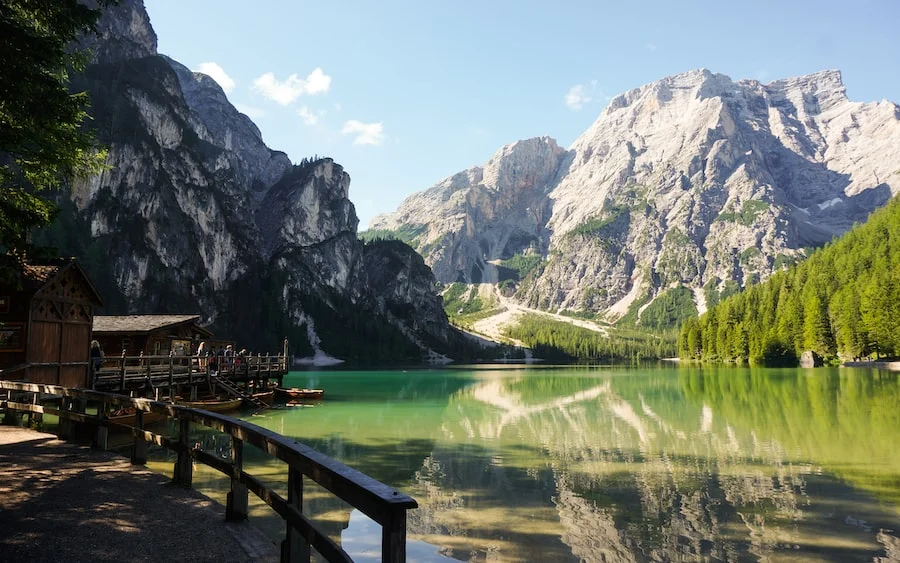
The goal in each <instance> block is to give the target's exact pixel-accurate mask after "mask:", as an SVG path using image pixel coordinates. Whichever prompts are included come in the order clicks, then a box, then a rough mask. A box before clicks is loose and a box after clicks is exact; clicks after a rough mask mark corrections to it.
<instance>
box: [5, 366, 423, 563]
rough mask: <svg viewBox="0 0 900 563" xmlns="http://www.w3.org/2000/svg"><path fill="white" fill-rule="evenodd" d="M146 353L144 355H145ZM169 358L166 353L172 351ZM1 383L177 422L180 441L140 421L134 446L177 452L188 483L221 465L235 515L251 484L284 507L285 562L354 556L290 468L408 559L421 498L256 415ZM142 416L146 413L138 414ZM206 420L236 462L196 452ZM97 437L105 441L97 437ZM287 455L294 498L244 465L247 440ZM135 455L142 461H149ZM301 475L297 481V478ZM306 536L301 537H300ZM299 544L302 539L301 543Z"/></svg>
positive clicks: (103, 421)
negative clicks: (409, 532) (312, 514)
mask: <svg viewBox="0 0 900 563" xmlns="http://www.w3.org/2000/svg"><path fill="white" fill-rule="evenodd" d="M145 359H146V357H145ZM166 359H167V360H168V356H166ZM0 390H5V391H8V392H21V393H35V394H37V395H36V396H38V397H40V396H43V395H52V396H56V397H64V398H66V399H67V401H66V402H71V399H80V400H83V401H92V402H97V403H100V404H101V405H116V406H119V407H130V408H134V409H135V410H136V411H140V412H142V413H147V412H154V413H160V414H164V415H166V417H168V418H174V419H176V420H178V421H179V426H180V432H179V438H178V440H173V439H171V438H168V437H165V436H162V435H158V434H154V433H152V432H148V431H146V430H145V429H144V428H143V427H142V426H143V425H142V424H141V423H140V421H139V422H138V423H137V426H136V427H129V428H131V432H132V436H133V437H134V440H135V451H138V449H139V448H144V451H145V450H146V444H147V443H148V442H150V443H155V444H157V445H160V446H163V447H166V448H168V449H171V450H173V451H175V452H176V453H177V454H178V461H177V462H176V464H175V471H174V477H173V479H174V480H175V481H176V482H178V483H180V484H182V485H185V486H190V484H191V478H192V475H191V471H192V461H200V462H201V463H205V464H206V465H208V466H210V467H212V468H214V469H216V470H218V471H221V472H222V473H224V474H226V475H228V476H229V477H231V479H232V489H231V492H230V493H229V494H228V506H227V507H226V514H227V516H228V518H229V519H232V520H239V519H243V518H246V517H247V514H246V512H247V509H246V507H247V499H246V496H247V491H248V490H249V491H252V492H253V493H254V494H256V495H257V496H258V497H259V498H260V499H262V500H263V501H264V502H265V503H266V504H268V505H269V506H271V507H272V509H273V510H274V511H275V512H276V513H278V514H279V515H280V516H281V517H282V518H283V519H284V520H285V522H286V523H287V526H286V529H287V534H286V539H285V540H284V542H283V543H282V561H294V560H298V558H306V559H308V557H309V555H308V554H309V547H310V546H312V547H314V548H316V550H317V551H318V552H319V553H320V554H322V555H323V556H324V557H326V558H327V559H328V560H329V561H350V558H349V556H348V555H347V554H346V552H344V551H343V550H342V549H341V548H340V547H339V546H338V545H337V544H335V543H334V542H333V541H332V540H330V539H329V538H327V536H325V535H324V534H323V533H322V532H321V531H320V530H318V528H317V527H316V526H315V524H314V523H313V522H312V521H311V520H309V518H307V517H306V516H305V515H304V514H303V513H302V503H301V502H299V500H300V499H301V498H302V481H301V480H299V479H295V478H294V477H293V476H292V475H293V474H294V473H297V475H302V476H305V477H307V478H310V479H312V480H313V481H315V482H316V483H318V484H319V485H321V486H322V487H323V488H325V489H327V490H328V491H330V492H331V493H332V494H334V495H335V496H337V497H339V498H341V499H342V500H344V501H345V502H347V503H348V504H350V505H351V506H353V507H355V508H357V509H359V510H360V511H361V512H363V513H364V514H366V515H368V516H369V517H370V518H372V519H373V520H374V521H375V522H378V523H379V524H380V525H381V527H382V561H385V562H391V563H399V562H403V561H406V511H407V510H410V509H413V508H416V507H417V506H418V504H417V503H416V501H415V500H414V499H413V498H411V497H409V496H407V495H405V494H403V493H401V492H400V491H398V490H396V489H394V488H392V487H389V486H387V485H385V484H383V483H381V482H379V481H377V480H375V479H373V478H372V477H369V476H368V475H365V474H364V473H361V472H359V471H357V470H355V469H353V468H351V467H348V466H346V465H344V464H343V463H341V462H339V461H337V460H335V459H332V458H330V457H328V456H326V455H325V454H323V453H321V452H318V451H316V450H314V449H313V448H310V447H309V446H306V445H305V444H301V443H300V442H298V441H296V440H293V439H291V438H288V437H285V436H282V435H281V434H278V433H276V432H272V431H271V430H268V429H266V428H262V427H260V426H257V425H255V424H252V423H250V422H246V421H242V420H238V419H236V418H232V417H230V416H227V415H222V414H218V413H213V412H209V411H205V410H201V409H193V408H190V407H185V406H181V405H173V404H170V403H164V402H160V401H153V400H150V399H133V398H130V397H126V396H123V395H117V394H114V393H104V392H100V391H92V390H87V389H72V388H66V387H60V386H57V385H45V384H40V383H24V382H18V381H0ZM0 408H3V409H11V410H17V411H25V412H32V413H48V414H55V415H57V416H59V417H60V419H61V420H62V419H66V420H71V421H77V422H82V423H87V424H91V425H93V426H95V427H96V429H97V433H98V437H100V436H101V433H102V436H103V439H104V440H105V436H106V434H105V432H106V431H107V429H108V428H109V427H111V426H121V425H119V424H116V423H115V422H111V421H109V420H108V419H107V418H106V416H105V412H104V410H105V408H101V409H99V410H100V412H99V413H98V414H97V415H96V416H95V415H87V414H84V413H79V412H75V411H71V410H67V409H65V408H59V409H56V408H52V407H49V406H48V407H45V406H43V405H40V404H33V403H20V402H15V401H12V400H11V399H10V398H7V399H6V400H2V399H0ZM138 418H139V419H142V417H138ZM190 422H194V423H197V424H202V425H203V426H206V427H208V428H213V429H215V430H218V431H219V432H222V433H224V434H227V435H229V436H231V437H232V461H231V462H230V463H229V462H227V461H225V460H221V459H219V458H217V457H215V456H212V455H210V454H208V453H206V452H202V451H195V450H193V449H192V448H191V447H190V446H189V445H188V440H187V437H188V436H187V432H188V428H189V423H190ZM98 441H99V440H98ZM245 442H246V443H248V444H252V445H254V446H255V447H257V448H258V449H260V450H262V451H264V452H266V453H268V454H269V455H271V456H273V457H276V458H278V459H280V460H282V461H284V462H285V463H286V464H287V466H288V475H289V476H290V479H289V487H288V488H289V491H291V492H290V493H289V497H288V499H284V498H283V497H281V496H280V495H278V494H277V493H276V492H275V491H273V490H272V489H270V488H268V487H267V486H265V485H264V484H263V482H262V481H261V480H259V479H257V478H256V477H254V476H253V475H251V474H249V473H246V472H245V471H244V470H243V466H242V454H241V451H242V447H243V444H244V443H245ZM135 457H137V462H138V463H140V462H142V461H144V460H142V459H140V456H135ZM298 481H299V482H298ZM298 538H299V540H302V541H297V539H298ZM298 544H299V545H298Z"/></svg>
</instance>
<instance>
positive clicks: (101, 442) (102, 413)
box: [91, 401, 109, 451]
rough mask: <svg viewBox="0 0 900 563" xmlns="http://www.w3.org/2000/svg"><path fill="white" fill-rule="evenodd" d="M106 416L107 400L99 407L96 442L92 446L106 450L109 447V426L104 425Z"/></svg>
mask: <svg viewBox="0 0 900 563" xmlns="http://www.w3.org/2000/svg"><path fill="white" fill-rule="evenodd" d="M105 418H106V401H103V402H101V403H100V405H99V406H98V407H97V431H96V433H95V434H94V443H93V444H91V446H92V447H93V448H94V449H97V450H103V451H106V450H107V449H108V448H109V428H107V427H106V426H103V419H105Z"/></svg>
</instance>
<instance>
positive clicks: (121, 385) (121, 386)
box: [119, 349, 125, 393]
mask: <svg viewBox="0 0 900 563" xmlns="http://www.w3.org/2000/svg"><path fill="white" fill-rule="evenodd" d="M119 361H120V362H122V367H121V371H120V373H119V391H121V392H123V393H124V392H125V350H124V349H123V350H122V359H121V360H119Z"/></svg>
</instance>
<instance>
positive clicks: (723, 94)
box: [370, 69, 900, 318]
mask: <svg viewBox="0 0 900 563" xmlns="http://www.w3.org/2000/svg"><path fill="white" fill-rule="evenodd" d="M550 141H552V140H549V141H546V142H550ZM535 142H537V141H536V140H535V139H531V140H528V141H523V142H519V143H524V144H521V145H520V144H516V143H514V144H511V145H506V146H504V147H503V148H502V149H500V151H498V152H497V153H496V154H495V155H494V157H492V159H491V160H489V161H488V162H489V163H491V162H494V163H495V164H494V167H495V168H504V169H506V170H511V171H516V170H531V169H541V167H542V166H544V167H545V168H546V169H550V170H552V169H554V167H556V171H555V174H546V175H545V177H544V179H543V180H541V182H539V183H540V185H532V186H530V187H529V190H528V191H527V194H528V195H529V196H531V197H532V198H531V199H530V200H527V201H526V200H525V199H522V198H520V199H514V198H507V200H505V201H503V202H502V205H500V202H498V200H497V198H496V197H495V198H493V199H485V198H480V199H479V198H478V197H475V196H476V195H478V194H479V193H480V192H481V191H484V190H490V189H491V185H488V184H489V183H490V181H489V180H485V179H479V180H477V181H478V182H480V184H477V183H476V184H474V185H473V186H467V185H463V184H460V183H458V179H459V178H461V176H460V174H457V175H454V176H451V177H449V178H446V179H444V180H442V181H441V182H439V183H438V184H436V185H435V186H433V187H432V188H429V189H428V190H425V191H424V192H420V193H418V194H413V195H412V196H410V197H409V198H407V199H406V200H404V202H403V203H401V204H400V206H399V207H398V209H397V211H395V212H393V213H391V214H386V215H381V216H378V217H376V218H375V219H373V221H372V223H371V224H370V226H371V227H372V228H373V229H376V230H379V231H400V230H403V231H405V232H406V233H408V234H413V235H414V236H411V237H408V238H409V240H410V242H411V244H412V245H413V246H414V247H415V248H416V249H417V250H418V251H419V252H421V253H422V254H423V256H424V257H425V259H426V262H427V263H429V264H430V265H431V266H432V268H433V270H434V272H435V275H436V277H437V278H438V280H439V281H441V282H444V283H449V282H455V281H464V282H468V283H471V282H480V281H491V282H496V281H503V280H501V279H500V277H501V276H502V272H496V271H491V265H490V263H491V262H497V261H501V262H502V261H503V260H507V259H510V258H511V257H512V256H516V255H520V256H528V255H531V256H534V255H538V256H540V257H541V259H542V260H541V263H540V264H539V265H538V266H536V267H535V268H534V270H533V271H532V272H531V273H530V274H529V275H528V276H525V277H523V278H520V279H516V280H514V281H515V283H516V284H517V293H516V298H517V299H518V300H520V301H521V302H522V303H524V304H527V305H529V306H536V307H538V308H541V309H546V310H570V311H577V312H584V313H591V314H604V313H606V314H608V316H609V317H610V318H618V317H621V316H622V315H623V314H625V311H627V310H628V309H630V308H631V307H642V306H645V305H646V304H647V303H648V302H649V301H651V300H652V299H654V298H655V297H657V296H659V295H661V294H662V293H664V292H665V291H667V290H668V289H669V288H673V287H677V286H679V285H684V286H687V287H689V288H690V289H691V290H692V291H693V292H694V294H695V305H696V307H697V308H698V309H700V310H702V309H703V308H705V301H706V299H707V297H706V296H707V295H710V296H712V297H713V298H714V297H715V294H717V293H721V292H723V291H729V288H730V287H731V285H732V284H735V283H736V284H738V285H739V286H746V285H748V284H750V283H753V282H755V281H758V280H760V279H765V278H766V277H768V276H770V275H771V274H772V272H774V271H777V270H779V269H781V268H782V267H783V266H784V265H785V264H787V263H791V262H793V261H796V260H798V259H800V258H802V257H803V256H804V255H805V250H804V248H806V247H809V246H818V245H821V244H823V243H825V242H827V241H828V240H831V238H832V237H834V236H836V235H839V234H841V233H843V232H846V230H847V229H849V228H850V226H852V225H853V224H854V223H857V222H861V221H864V220H865V218H866V217H867V216H868V214H869V213H870V212H871V211H872V210H874V209H876V208H878V207H880V206H881V205H883V204H884V203H885V202H886V201H887V200H888V199H889V198H890V197H892V196H893V195H894V194H896V193H897V192H898V191H900V151H898V150H897V148H896V147H897V146H898V145H900V109H898V107H897V105H896V104H894V103H892V102H888V101H882V102H870V103H861V102H853V101H850V100H849V98H848V97H847V95H846V88H845V87H844V85H843V82H842V79H841V75H840V72H839V71H835V70H825V71H820V72H818V73H814V74H810V75H806V76H800V77H793V78H787V79H782V80H775V81H772V82H770V83H768V84H762V83H760V82H758V81H756V80H740V81H737V82H735V81H732V80H731V79H730V78H729V77H727V76H725V75H722V74H716V73H713V72H710V71H709V70H706V69H697V70H692V71H688V72H684V73H680V74H677V75H673V76H669V77H665V78H662V79H660V80H657V81H654V82H651V83H648V84H645V85H643V86H640V87H638V88H634V89H631V90H629V91H628V92H625V93H623V94H620V95H618V96H615V97H614V98H613V99H612V100H611V101H610V103H609V105H608V106H607V107H606V108H605V109H604V110H603V111H602V112H601V113H600V115H599V116H598V118H597V119H596V120H595V121H594V123H593V124H592V125H591V126H590V127H589V128H588V129H587V130H586V131H585V132H584V133H583V134H582V135H581V136H579V138H578V139H576V140H575V141H574V142H573V143H572V145H571V146H570V147H569V148H568V149H560V152H558V153H554V154H553V155H552V156H548V155H545V154H542V153H541V152H540V151H537V150H531V151H523V150H519V151H513V150H511V147H520V148H522V147H527V146H529V144H528V143H535ZM553 144H554V145H555V144H556V143H555V141H553ZM495 161H500V163H501V164H497V163H496V162H495ZM504 161H505V163H504ZM485 166H487V164H486V165H485ZM477 169H478V167H475V168H473V169H469V171H466V172H465V173H461V174H463V176H464V177H467V178H471V179H472V180H475V179H476V176H475V175H473V174H472V173H471V171H473V170H477ZM454 179H457V180H454ZM455 181H457V184H454V182H455ZM470 183H471V182H470ZM497 185H499V184H497ZM451 187H452V188H455V189H452V190H451V189H448V188H451ZM494 191H496V192H497V193H500V192H502V193H506V194H507V195H514V194H513V192H512V191H510V190H506V191H504V190H502V189H500V190H494ZM444 192H448V193H449V192H452V193H453V195H454V197H455V198H456V199H455V200H450V199H447V200H446V201H447V203H445V202H444V201H443V200H442V199H441V198H440V197H437V196H438V194H441V193H444ZM537 194H543V197H536V196H537ZM460 202H466V203H468V206H466V205H462V204H461V203H460ZM498 210H502V211H506V212H507V213H506V214H505V215H504V216H503V218H502V220H495V219H494V217H495V216H496V214H497V211H498ZM510 212H512V213H513V214H514V215H515V216H513V217H511V216H510ZM463 227H464V228H463Z"/></svg>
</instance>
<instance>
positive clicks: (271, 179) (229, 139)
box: [163, 56, 291, 197]
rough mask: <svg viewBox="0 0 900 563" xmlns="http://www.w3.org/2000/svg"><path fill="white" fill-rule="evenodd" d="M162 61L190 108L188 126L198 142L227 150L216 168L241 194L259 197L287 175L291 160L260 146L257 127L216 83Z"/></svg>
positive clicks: (177, 65) (172, 62) (202, 75)
mask: <svg viewBox="0 0 900 563" xmlns="http://www.w3.org/2000/svg"><path fill="white" fill-rule="evenodd" d="M163 58H164V59H165V60H166V62H168V63H169V66H171V67H172V68H173V69H174V70H175V74H176V76H177V77H178V82H179V84H180V86H181V92H182V95H183V96H184V99H185V103H186V104H187V105H188V107H190V109H191V113H192V116H191V117H192V119H191V125H192V126H193V127H194V129H195V130H197V132H198V135H199V136H200V138H201V139H203V140H204V141H207V142H210V143H212V144H214V145H216V146H218V147H219V148H221V149H224V150H225V151H226V152H224V153H222V154H220V155H217V157H218V159H219V160H218V161H217V162H215V163H214V167H215V169H216V170H227V171H228V172H229V173H230V174H232V175H234V177H235V180H236V184H238V186H240V190H241V191H246V189H245V187H246V186H250V188H251V189H250V193H251V195H252V196H254V197H260V196H261V194H263V193H264V192H265V190H266V189H267V188H268V187H270V186H272V185H273V184H275V182H277V181H278V180H279V179H280V178H281V177H282V176H284V175H285V174H286V173H287V172H288V170H289V169H290V168H291V160H290V159H289V158H288V157H287V155H286V154H284V153H283V152H279V151H273V150H272V149H270V148H269V147H267V146H266V145H265V143H263V139H262V134H261V133H260V132H259V128H257V127H256V124H255V123H253V121H251V119H250V118H249V117H247V116H246V115H244V114H242V113H241V112H239V111H238V110H237V109H235V107H234V106H233V105H231V102H229V101H228V97H227V96H226V95H225V92H224V91H223V90H222V87H221V86H219V84H218V83H217V82H216V81H215V80H213V79H212V78H210V77H209V76H206V75H205V74H202V73H199V72H192V71H191V70H189V69H188V68H187V67H186V66H184V65H182V64H181V63H179V62H178V61H175V60H172V59H170V58H169V57H165V56H163Z"/></svg>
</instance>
